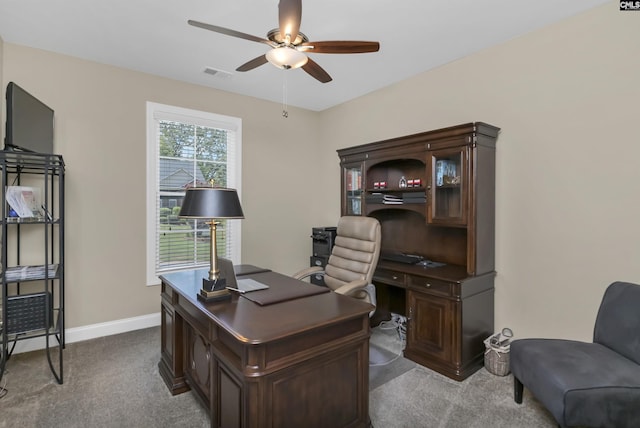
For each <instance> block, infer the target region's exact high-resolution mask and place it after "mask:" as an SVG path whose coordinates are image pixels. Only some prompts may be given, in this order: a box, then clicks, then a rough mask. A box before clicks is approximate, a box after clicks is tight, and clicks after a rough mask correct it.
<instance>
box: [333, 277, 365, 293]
mask: <svg viewBox="0 0 640 428" xmlns="http://www.w3.org/2000/svg"><path fill="white" fill-rule="evenodd" d="M367 285H368V282H367V281H366V280H364V279H358V280H355V281H351V282H349V283H347V284H345V285H343V286H342V287H340V288H337V289H336V290H335V292H336V293H339V294H345V295H347V296H349V295H355V294H357V293H358V292H363V293H366V290H365V289H364V288H365V287H366V286H367Z"/></svg>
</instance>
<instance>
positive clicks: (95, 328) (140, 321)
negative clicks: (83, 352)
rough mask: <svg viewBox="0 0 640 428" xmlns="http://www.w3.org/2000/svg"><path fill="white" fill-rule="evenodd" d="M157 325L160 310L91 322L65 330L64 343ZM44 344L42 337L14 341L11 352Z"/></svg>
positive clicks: (32, 349)
mask: <svg viewBox="0 0 640 428" xmlns="http://www.w3.org/2000/svg"><path fill="white" fill-rule="evenodd" d="M158 325H160V312H157V313H155V314H149V315H142V316H139V317H133V318H125V319H121V320H115V321H109V322H103V323H98V324H91V325H86V326H83V327H73V328H68V329H66V330H65V343H66V344H69V343H74V342H82V341H83V340H89V339H95V338H98V337H104V336H111V335H112V334H119V333H126V332H128V331H134V330H141V329H143V328H149V327H155V326H158ZM49 340H50V341H54V342H55V343H56V344H57V341H56V339H55V338H54V337H49ZM45 346H46V342H45V338H44V337H35V338H33V339H25V340H20V341H18V342H17V343H16V348H15V350H14V351H13V353H14V354H19V353H22V352H30V351H36V350H38V349H44V348H45Z"/></svg>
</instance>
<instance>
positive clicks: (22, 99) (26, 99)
mask: <svg viewBox="0 0 640 428" xmlns="http://www.w3.org/2000/svg"><path fill="white" fill-rule="evenodd" d="M6 98H7V123H6V133H5V137H4V149H5V150H16V149H17V150H22V151H27V152H35V153H46V154H53V110H52V109H51V108H49V107H47V106H46V105H45V104H44V103H42V102H41V101H39V100H38V99H37V98H36V97H34V96H33V95H31V94H30V93H28V92H27V91H25V90H24V89H22V88H21V87H20V86H18V85H16V84H15V83H13V82H9V84H8V85H7V94H6Z"/></svg>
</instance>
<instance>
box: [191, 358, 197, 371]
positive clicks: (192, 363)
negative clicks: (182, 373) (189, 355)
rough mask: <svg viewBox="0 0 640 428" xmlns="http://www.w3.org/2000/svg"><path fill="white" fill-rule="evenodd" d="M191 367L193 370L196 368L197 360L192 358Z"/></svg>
mask: <svg viewBox="0 0 640 428" xmlns="http://www.w3.org/2000/svg"><path fill="white" fill-rule="evenodd" d="M191 369H192V370H195V369H196V360H191Z"/></svg>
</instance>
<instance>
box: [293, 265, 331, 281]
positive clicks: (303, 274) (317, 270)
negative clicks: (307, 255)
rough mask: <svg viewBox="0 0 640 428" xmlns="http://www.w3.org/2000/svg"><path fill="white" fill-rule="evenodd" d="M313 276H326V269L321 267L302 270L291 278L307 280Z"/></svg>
mask: <svg viewBox="0 0 640 428" xmlns="http://www.w3.org/2000/svg"><path fill="white" fill-rule="evenodd" d="M313 274H322V275H324V269H323V268H322V267H321V266H312V267H309V268H306V269H302V270H301V271H299V272H296V273H294V274H293V275H291V276H292V277H294V278H295V279H305V278H307V277H309V276H311V275H313Z"/></svg>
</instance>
